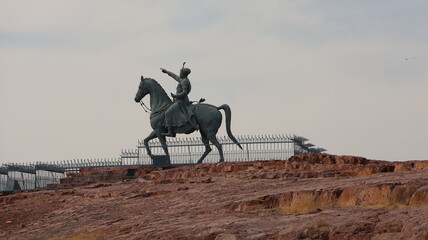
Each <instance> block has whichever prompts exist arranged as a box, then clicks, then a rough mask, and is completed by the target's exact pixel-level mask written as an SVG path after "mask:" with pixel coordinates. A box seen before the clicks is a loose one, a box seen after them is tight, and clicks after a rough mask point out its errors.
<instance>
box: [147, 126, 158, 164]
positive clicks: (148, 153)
mask: <svg viewBox="0 0 428 240" xmlns="http://www.w3.org/2000/svg"><path fill="white" fill-rule="evenodd" d="M156 137H157V134H156V131H152V132H151V133H150V134H149V136H147V137H146V138H145V139H144V146H145V147H146V151H147V155H149V157H150V158H153V154H152V151H151V150H150V147H149V141H150V140H152V139H154V138H156Z"/></svg>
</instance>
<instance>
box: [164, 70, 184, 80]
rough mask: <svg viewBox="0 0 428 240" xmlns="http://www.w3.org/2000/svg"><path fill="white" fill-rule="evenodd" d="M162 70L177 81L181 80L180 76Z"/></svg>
mask: <svg viewBox="0 0 428 240" xmlns="http://www.w3.org/2000/svg"><path fill="white" fill-rule="evenodd" d="M161 70H162V72H163V73H166V74H168V75H169V76H170V77H172V78H174V79H175V80H176V81H178V79H179V78H180V77H179V76H177V75H175V74H174V73H172V72H170V71H168V70H166V69H163V68H161Z"/></svg>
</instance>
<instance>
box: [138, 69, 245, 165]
mask: <svg viewBox="0 0 428 240" xmlns="http://www.w3.org/2000/svg"><path fill="white" fill-rule="evenodd" d="M147 94H149V95H150V109H151V113H150V125H151V127H152V129H153V131H152V132H151V133H150V134H149V136H147V137H146V138H145V139H144V146H145V147H146V150H147V154H148V155H149V156H150V157H151V158H153V154H152V152H151V150H150V147H149V144H148V143H149V141H150V140H152V139H154V138H156V137H157V138H158V139H159V141H160V143H161V145H162V148H163V150H164V151H165V154H166V155H167V156H168V157H169V152H168V146H167V144H166V137H165V136H164V135H163V134H162V133H164V132H165V129H166V128H165V114H164V113H165V111H166V110H167V109H168V107H169V106H171V105H172V103H173V102H172V101H171V99H170V98H169V96H168V95H167V94H166V92H165V90H164V89H163V88H162V86H161V85H160V84H159V83H158V82H157V81H156V80H154V79H151V78H144V77H143V76H141V82H140V85H139V87H138V92H137V94H136V95H135V99H134V100H135V102H137V103H138V102H140V101H141V100H142V99H143V98H144V97H145V96H146V95H147ZM191 109H192V111H193V117H194V118H195V121H196V124H197V125H198V126H199V131H200V132H201V137H202V142H203V143H204V145H205V152H204V153H203V154H202V156H201V158H200V159H199V160H198V163H202V161H203V160H204V158H205V157H206V156H207V155H208V154H209V153H210V152H211V150H212V149H211V147H210V144H209V142H210V141H211V143H213V144H214V145H215V146H216V147H217V149H218V152H219V154H220V162H224V155H223V149H222V146H221V144H220V143H219V142H218V140H217V137H216V134H217V132H218V129H219V128H220V126H221V121H222V115H221V112H220V109H222V110H224V112H225V115H226V131H227V135H228V136H229V138H230V139H231V140H232V141H233V142H234V143H235V144H236V145H238V146H239V148H241V149H242V147H241V144H239V142H238V141H237V140H236V138H235V137H234V136H233V134H232V131H231V129H230V123H231V117H232V112H231V110H230V107H229V106H228V105H227V104H223V105H221V106H219V107H216V106H213V105H210V104H205V103H200V102H198V103H197V104H192V105H191ZM194 131H196V129H195V128H194V126H193V125H192V124H191V123H190V122H189V123H187V125H185V126H182V127H179V128H176V129H175V132H176V133H185V134H190V133H192V132H194Z"/></svg>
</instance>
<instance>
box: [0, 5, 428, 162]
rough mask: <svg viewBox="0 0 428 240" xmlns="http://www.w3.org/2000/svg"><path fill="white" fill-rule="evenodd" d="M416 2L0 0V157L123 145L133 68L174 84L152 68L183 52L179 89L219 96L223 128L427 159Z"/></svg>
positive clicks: (139, 127) (142, 130) (423, 57)
mask: <svg viewBox="0 0 428 240" xmlns="http://www.w3.org/2000/svg"><path fill="white" fill-rule="evenodd" d="M427 12H428V1H425V0H421V1H412V0H407V1H394V0H384V1H372V0H371V1H368V0H362V1H343V0H337V1H328V0H323V1H285V0H282V1H273V0H267V1H253V0H242V1H221V0H218V1H197V0H188V1H159V0H156V1H155V0H153V1H126V0H122V1H107V0H99V1H89V0H84V1H83V0H82V1H79V0H73V1H61V0H52V1H46V0H38V1H30V0H28V1H21V0H10V1H6V0H0V114H1V117H0V163H6V162H29V161H32V162H34V161H59V160H67V159H77V158H101V157H117V156H119V153H120V150H121V149H122V148H134V147H135V146H136V144H137V139H143V138H145V137H146V136H147V135H148V134H149V133H150V132H151V128H150V125H149V116H148V114H146V113H145V112H144V111H143V110H142V109H141V107H140V106H139V105H138V104H137V103H135V102H134V101H133V98H134V96H135V93H136V91H137V87H138V84H139V80H140V76H141V75H144V76H145V77H151V78H154V79H156V80H157V81H158V82H159V83H160V84H161V85H162V86H164V88H165V89H166V91H167V92H174V91H175V87H176V82H175V81H174V80H173V79H172V78H169V77H168V76H167V75H165V74H163V73H161V71H160V69H159V68H161V67H163V68H166V69H168V70H170V71H173V72H177V73H178V71H179V69H180V67H181V64H182V62H183V61H186V62H187V65H186V66H187V67H189V68H190V69H191V70H192V73H191V74H190V75H189V79H190V81H191V83H192V87H193V88H192V92H191V93H190V98H191V99H194V100H197V99H199V98H201V97H204V98H206V99H207V102H208V103H211V104H214V105H217V106H218V105H221V104H224V103H227V104H229V105H230V106H231V108H232V114H233V118H232V131H233V133H234V134H235V135H257V134H296V135H300V136H304V137H306V138H309V139H310V142H311V143H313V144H315V145H316V146H319V147H324V148H326V149H328V152H329V153H332V154H339V155H357V156H363V157H367V158H371V159H381V160H413V159H428V141H427V138H426V136H427V135H428V126H427V123H428V108H427V106H426V105H427V103H428V44H427V43H428V27H427V23H428V14H426V13H427ZM145 101H146V102H149V100H148V99H145ZM225 132H226V131H225V127H224V126H222V128H221V131H220V133H219V135H220V136H222V135H225ZM192 136H199V134H194V135H192Z"/></svg>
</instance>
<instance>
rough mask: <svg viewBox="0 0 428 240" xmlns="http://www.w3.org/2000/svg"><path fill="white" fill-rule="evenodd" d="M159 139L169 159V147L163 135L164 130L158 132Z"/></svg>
mask: <svg viewBox="0 0 428 240" xmlns="http://www.w3.org/2000/svg"><path fill="white" fill-rule="evenodd" d="M158 139H159V141H160V143H161V145H162V148H163V151H164V152H165V155H167V156H168V157H169V152H168V146H167V145H166V136H165V135H163V134H162V130H158Z"/></svg>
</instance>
